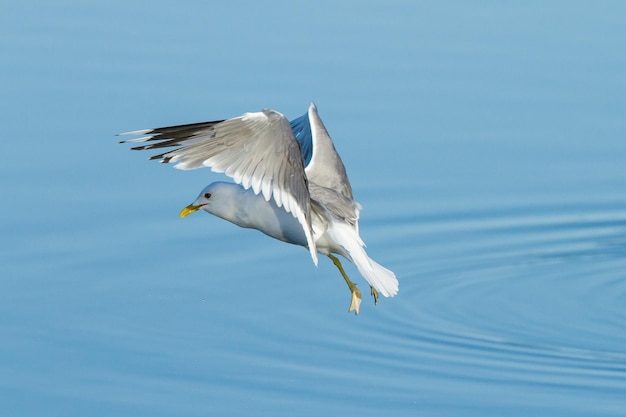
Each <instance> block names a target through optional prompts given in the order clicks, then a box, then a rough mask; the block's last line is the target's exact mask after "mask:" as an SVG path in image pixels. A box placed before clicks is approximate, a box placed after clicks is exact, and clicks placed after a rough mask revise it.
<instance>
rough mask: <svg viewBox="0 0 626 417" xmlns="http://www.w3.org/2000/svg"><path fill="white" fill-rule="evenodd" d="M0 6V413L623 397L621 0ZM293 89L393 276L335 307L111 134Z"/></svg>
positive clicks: (620, 406) (455, 406) (192, 188)
mask: <svg viewBox="0 0 626 417" xmlns="http://www.w3.org/2000/svg"><path fill="white" fill-rule="evenodd" d="M0 9H1V11H0V53H1V54H2V62H3V64H2V67H1V68H0V77H1V83H0V93H1V96H2V101H1V103H2V104H1V112H0V114H1V116H0V117H1V118H2V122H3V123H2V126H3V134H2V139H1V140H2V149H3V151H4V158H3V161H2V164H0V187H1V188H0V190H1V192H2V196H3V197H2V203H3V204H1V205H0V265H1V266H2V272H1V279H0V411H1V413H2V414H3V415H7V416H42V415H45V416H85V415H89V416H120V415H133V416H212V415H215V416H248V415H268V416H293V415H298V416H320V415H341V414H346V413H354V414H357V415H362V416H370V415H372V416H373V415H377V416H380V415H385V416H459V415H463V416H502V415H507V416H528V415H534V416H540V415H541V416H592V415H593V416H623V415H625V414H626V411H625V410H626V347H625V346H626V331H625V327H626V312H625V311H626V310H625V309H624V306H625V305H626V273H625V271H626V194H625V191H624V190H625V185H626V167H625V164H624V161H625V160H626V141H625V139H624V138H625V133H626V121H625V120H626V118H625V117H624V116H625V115H626V114H625V109H626V99H625V97H626V77H624V74H625V73H626V54H625V53H624V51H626V23H625V22H626V20H625V18H624V16H626V5H624V4H623V3H622V2H599V3H596V4H590V3H587V2H569V1H554V2H549V3H545V2H517V3H510V2H506V3H502V2H454V1H453V2H438V3H431V2H414V1H406V2H403V1H391V2H390V1H385V2H361V1H358V2H357V1H347V2H341V3H337V2H330V1H321V2H313V3H312V2H292V1H290V2H287V1H277V2H271V3H267V2H253V1H245V0H244V1H232V2H219V3H215V2H201V1H186V2H164V1H154V2H149V3H136V4H132V3H129V2H123V1H117V0H114V1H110V2H100V3H96V2H89V1H87V2H83V1H80V2H79V1H53V2H37V1H28V0H26V1H20V2H13V3H12V4H8V3H7V4H4V5H2V6H0ZM310 101H315V102H316V104H317V105H318V108H319V111H320V114H321V116H322V118H323V119H324V121H325V123H326V126H327V128H328V130H329V132H330V134H331V136H332V137H333V139H334V141H335V144H336V147H337V149H338V151H339V152H340V154H341V156H342V158H343V160H344V163H345V165H346V168H347V170H348V174H349V175H350V178H351V181H352V186H353V188H354V192H355V196H356V198H357V200H358V201H359V202H360V203H361V204H362V205H363V207H364V209H363V211H362V214H361V222H360V225H361V235H362V237H363V239H364V240H365V241H366V242H367V244H368V251H369V253H370V255H371V256H372V257H373V258H374V259H376V260H377V261H379V262H380V263H382V264H383V265H385V266H387V267H389V268H390V269H392V270H394V271H395V272H396V274H397V275H398V277H399V280H400V293H399V295H398V296H397V297H395V298H393V299H381V300H380V302H379V305H377V306H374V305H373V303H372V301H371V300H370V299H369V297H364V301H363V305H362V308H361V314H360V315H359V316H358V317H355V316H354V315H351V314H348V313H347V308H348V305H349V292H348V290H347V289H346V287H345V283H344V282H343V280H342V279H341V277H340V275H339V274H338V273H337V271H336V270H335V268H334V266H333V265H332V264H331V262H330V261H328V260H327V259H321V262H320V265H319V267H318V268H315V267H314V266H313V264H312V263H311V260H310V257H309V255H308V253H307V251H306V250H303V249H302V248H299V247H294V246H290V245H286V244H284V243H281V242H278V241H272V240H270V239H268V238H267V237H266V236H264V235H262V234H261V233H258V232H255V231H250V230H243V229H239V228H236V227H235V226H233V225H231V224H228V223H226V222H223V221H220V220H219V219H216V218H213V217H211V216H208V215H207V214H206V213H199V214H196V215H193V216H190V217H188V218H185V219H184V220H181V219H179V218H178V212H179V211H180V209H181V208H182V207H184V206H185V205H187V204H188V203H190V202H191V201H193V199H195V197H196V195H197V193H198V192H199V191H200V190H201V189H202V188H203V187H204V185H206V184H208V183H209V182H211V181H214V180H222V179H224V177H222V176H220V175H217V174H212V173H210V172H208V170H196V171H178V170H174V169H172V168H171V167H169V166H166V165H159V164H158V163H155V162H150V161H148V160H147V157H148V156H149V154H145V153H137V152H130V151H128V147H127V146H123V145H118V144H117V139H116V138H115V137H114V136H113V135H114V134H115V133H118V132H122V131H128V130H134V129H141V128H148V127H158V126H165V125H173V124H182V123H191V122H198V121H205V120H213V119H220V118H228V117H234V116H237V115H240V114H241V113H243V112H246V111H257V110H260V109H262V108H265V107H269V108H274V109H277V110H279V111H281V112H283V113H284V114H285V115H286V116H287V117H289V118H295V117H298V116H300V115H301V114H303V113H304V112H305V111H306V108H307V106H308V103H309V102H310ZM348 273H349V274H350V275H351V276H352V277H353V279H354V280H355V281H357V282H358V283H360V287H361V288H362V289H363V290H365V289H366V288H367V286H366V285H365V282H364V281H363V280H362V279H361V278H360V277H359V276H358V273H357V272H356V270H355V269H354V268H353V267H352V266H350V267H349V268H348ZM364 293H367V292H366V291H364Z"/></svg>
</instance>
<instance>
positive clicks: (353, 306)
mask: <svg viewBox="0 0 626 417" xmlns="http://www.w3.org/2000/svg"><path fill="white" fill-rule="evenodd" d="M351 291H352V301H351V302H350V309H348V313H351V312H352V311H354V314H355V315H356V314H359V307H361V291H360V290H359V289H358V288H357V287H356V286H355V287H354V288H352V289H351Z"/></svg>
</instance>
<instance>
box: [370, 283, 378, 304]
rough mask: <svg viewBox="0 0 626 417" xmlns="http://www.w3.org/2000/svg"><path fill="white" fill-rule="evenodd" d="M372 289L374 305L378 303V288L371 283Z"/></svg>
mask: <svg viewBox="0 0 626 417" xmlns="http://www.w3.org/2000/svg"><path fill="white" fill-rule="evenodd" d="M370 289H371V290H372V297H374V305H376V304H378V291H377V290H376V288H374V287H372V286H371V285H370Z"/></svg>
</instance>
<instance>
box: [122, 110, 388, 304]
mask: <svg viewBox="0 0 626 417" xmlns="http://www.w3.org/2000/svg"><path fill="white" fill-rule="evenodd" d="M120 135H134V136H137V135H139V136H141V137H138V138H133V139H128V140H123V141H121V142H120V143H127V142H131V143H142V144H141V145H139V146H134V147H132V148H131V149H132V150H150V149H159V152H162V153H159V154H158V155H154V156H152V157H151V158H150V159H151V160H159V161H160V162H162V163H174V164H176V165H175V168H178V169H183V170H188V169H195V168H202V167H210V168H211V170H213V171H214V172H219V173H224V174H226V176H228V177H230V178H232V179H233V180H234V181H235V183H231V182H221V181H220V182H214V183H212V184H209V185H208V186H206V187H205V188H204V189H203V190H202V191H201V192H200V194H199V195H198V197H197V198H196V200H195V201H194V202H193V203H191V204H189V205H188V206H187V207H185V208H183V209H182V211H181V212H180V217H181V218H182V217H185V216H187V215H189V214H191V213H194V212H196V211H198V210H204V211H206V212H208V213H210V214H213V215H215V216H217V217H220V218H222V219H224V220H228V221H229V222H231V223H234V224H236V225H238V226H240V227H244V228H252V229H257V230H259V231H261V232H263V233H265V234H266V235H268V236H271V237H273V238H275V239H278V240H282V241H283V242H287V243H291V244H295V245H300V246H303V247H304V248H308V250H309V252H310V254H311V258H312V259H313V263H314V264H315V265H316V266H317V264H318V258H317V253H320V254H322V255H326V256H327V257H328V258H330V260H331V261H332V262H333V264H334V265H335V266H336V267H337V269H338V270H339V272H340V273H341V276H342V277H343V279H344V280H345V282H346V284H348V288H349V289H350V293H351V301H350V307H349V309H348V311H349V312H352V311H354V312H355V314H359V308H360V305H361V299H362V297H361V291H360V290H359V289H358V288H357V286H356V284H355V283H354V282H352V281H351V280H350V278H349V277H348V275H347V274H346V272H345V270H344V268H343V266H342V264H341V261H340V260H339V258H338V257H336V256H335V255H340V256H342V257H344V258H345V259H347V260H348V261H350V262H352V263H353V264H354V265H355V266H356V268H357V270H358V271H359V272H360V273H361V275H362V276H363V278H365V280H366V281H367V283H368V284H369V285H370V290H371V295H372V296H373V298H374V304H377V303H378V297H379V294H382V295H383V296H385V297H393V296H394V295H396V294H397V293H398V280H397V278H396V276H395V274H394V273H393V272H392V271H390V270H389V269H387V268H385V267H383V266H381V265H379V264H378V263H376V262H375V261H374V260H372V259H371V258H370V257H369V256H368V255H367V253H366V252H365V243H363V240H362V239H361V237H360V236H359V223H358V220H359V212H360V210H361V205H360V204H359V203H357V202H356V201H354V197H353V194H352V187H351V186H350V181H349V180H348V176H347V174H346V169H345V167H344V165H343V162H342V161H341V158H340V157H339V154H338V153H337V151H336V150H335V147H334V145H333V142H332V140H331V138H330V135H329V134H328V131H327V130H326V127H325V126H324V124H323V123H322V120H321V118H320V116H319V114H318V112H317V107H316V106H315V104H314V103H311V104H310V106H309V108H308V111H307V112H306V113H305V114H304V115H303V116H301V117H299V118H297V119H295V120H293V121H291V122H289V120H288V119H287V118H285V116H284V115H283V114H281V113H279V112H277V111H275V110H270V109H264V110H262V111H260V112H254V113H245V114H243V115H242V116H239V117H235V118H232V119H227V120H218V121H213V122H201V123H192V124H185V125H179V126H170V127H160V128H156V129H144V130H136V131H132V132H126V133H121V134H120ZM172 147H176V149H173V150H172V149H169V150H165V151H163V150H164V148H172Z"/></svg>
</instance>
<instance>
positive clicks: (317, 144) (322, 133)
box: [292, 103, 354, 200]
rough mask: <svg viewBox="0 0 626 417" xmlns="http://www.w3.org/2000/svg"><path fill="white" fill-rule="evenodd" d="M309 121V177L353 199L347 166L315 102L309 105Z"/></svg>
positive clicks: (314, 181) (307, 167) (312, 180)
mask: <svg viewBox="0 0 626 417" xmlns="http://www.w3.org/2000/svg"><path fill="white" fill-rule="evenodd" d="M308 122H309V128H310V130H311V140H312V143H313V145H312V148H313V154H312V156H311V160H310V162H309V163H308V164H307V165H306V169H305V172H306V176H307V178H308V179H309V181H311V182H313V183H315V184H317V185H320V186H322V187H326V188H329V189H331V190H334V191H336V192H338V193H340V194H341V195H342V196H344V197H345V198H347V199H349V200H352V199H353V198H354V197H353V195H352V187H351V186H350V180H348V175H347V174H346V168H345V167H344V165H343V162H342V161H341V158H340V157H339V154H338V153H337V151H336V150H335V146H334V145H333V141H332V140H331V139H330V135H329V134H328V131H327V130H326V127H325V126H324V123H322V119H320V116H319V115H318V114H317V107H315V104H313V103H311V105H310V106H309V112H308ZM292 123H293V122H292Z"/></svg>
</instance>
